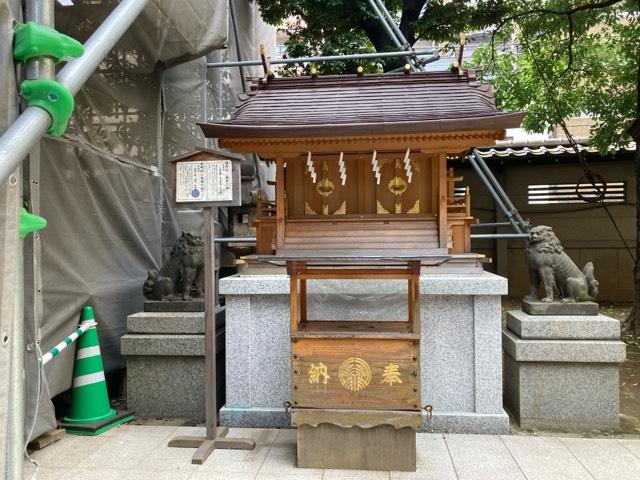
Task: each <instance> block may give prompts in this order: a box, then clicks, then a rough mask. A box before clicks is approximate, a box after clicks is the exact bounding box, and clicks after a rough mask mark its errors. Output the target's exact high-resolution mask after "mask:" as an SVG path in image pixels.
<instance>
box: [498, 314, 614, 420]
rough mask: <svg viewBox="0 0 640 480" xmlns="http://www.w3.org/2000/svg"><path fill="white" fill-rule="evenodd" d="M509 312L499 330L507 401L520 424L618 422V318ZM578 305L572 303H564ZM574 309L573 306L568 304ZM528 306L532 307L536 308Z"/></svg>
mask: <svg viewBox="0 0 640 480" xmlns="http://www.w3.org/2000/svg"><path fill="white" fill-rule="evenodd" d="M550 305H552V308H550V309H543V310H537V311H539V312H541V313H540V314H539V315H530V314H528V313H526V312H524V311H522V310H513V311H510V312H507V328H506V329H504V331H503V338H502V341H503V348H504V392H505V406H506V407H507V408H508V409H509V410H510V411H511V412H512V413H513V415H514V417H515V419H516V420H517V422H518V423H519V425H520V426H521V427H522V428H531V429H552V430H574V431H575V430H579V431H585V430H592V429H605V430H611V429H615V428H616V427H617V426H618V414H619V385H618V382H619V373H618V371H619V367H620V363H621V362H623V361H624V359H625V345H624V343H623V342H621V341H620V322H619V321H618V320H615V319H613V318H611V317H608V316H606V315H602V314H599V313H598V310H597V308H596V309H595V310H594V309H593V305H590V306H587V307H584V308H585V309H587V311H589V312H591V313H592V314H590V315H557V314H556V315H550V314H548V313H546V312H548V311H554V312H562V311H563V307H562V304H560V303H555V304H550ZM567 305H568V306H567V310H569V311H576V306H575V305H576V304H567ZM570 309H573V310H570ZM530 311H536V310H535V309H533V310H531V309H530Z"/></svg>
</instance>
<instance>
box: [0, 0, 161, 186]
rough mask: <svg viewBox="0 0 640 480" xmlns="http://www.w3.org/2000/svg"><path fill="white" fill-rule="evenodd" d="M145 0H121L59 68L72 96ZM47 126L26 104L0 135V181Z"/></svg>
mask: <svg viewBox="0 0 640 480" xmlns="http://www.w3.org/2000/svg"><path fill="white" fill-rule="evenodd" d="M148 2H149V0H123V1H122V2H121V3H120V4H118V6H117V7H116V8H114V9H113V12H111V14H110V15H109V16H108V17H107V18H106V19H105V21H104V22H103V23H102V25H100V26H99V27H98V28H97V30H96V31H95V32H94V33H93V35H91V37H90V38H89V39H88V40H87V42H86V43H85V45H84V54H83V55H82V56H81V57H79V58H76V59H74V60H71V61H70V62H69V63H68V64H67V65H65V67H64V68H63V69H62V70H60V73H58V76H57V77H56V80H57V81H58V82H60V83H61V84H62V85H63V86H65V87H67V88H68V89H69V91H70V92H71V94H72V95H75V94H76V93H78V91H79V90H80V88H82V85H84V83H85V82H86V81H87V79H88V78H89V77H90V76H91V74H92V73H93V71H94V70H95V69H96V68H97V66H98V65H99V64H100V62H102V60H103V59H104V57H106V56H107V54H108V53H109V52H110V51H111V49H112V48H113V47H114V45H115V44H116V42H117V41H118V40H119V39H120V38H121V37H122V35H123V34H124V33H125V32H126V31H127V29H128V28H129V27H130V26H131V24H132V23H133V22H134V20H135V19H136V18H137V17H138V15H139V14H140V12H141V11H142V9H143V8H144V7H145V6H146V5H147V3H148ZM49 125H51V118H50V117H49V114H48V113H47V112H45V111H44V110H43V109H41V108H39V107H29V108H27V109H26V110H25V111H24V112H23V113H22V115H20V116H19V117H18V118H17V120H16V121H15V122H14V123H13V124H12V125H11V126H10V127H9V128H8V129H7V130H6V131H5V133H4V134H3V135H2V137H0V184H3V183H4V182H6V181H7V179H8V178H9V175H11V173H12V172H13V171H14V170H15V169H16V168H17V167H18V166H19V165H20V163H21V162H22V160H23V159H24V158H25V157H26V156H27V154H28V153H29V150H31V149H32V148H33V147H34V146H35V145H36V144H37V143H38V141H39V140H40V138H42V136H44V134H45V133H46V132H47V129H48V128H49Z"/></svg>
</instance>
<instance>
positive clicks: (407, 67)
mask: <svg viewBox="0 0 640 480" xmlns="http://www.w3.org/2000/svg"><path fill="white" fill-rule="evenodd" d="M404 73H411V65H409V64H408V63H405V64H404Z"/></svg>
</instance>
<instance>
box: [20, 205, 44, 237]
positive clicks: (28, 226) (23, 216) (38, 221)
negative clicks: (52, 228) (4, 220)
mask: <svg viewBox="0 0 640 480" xmlns="http://www.w3.org/2000/svg"><path fill="white" fill-rule="evenodd" d="M46 226H47V221H46V220H45V219H44V218H42V217H39V216H37V215H33V214H32V213H29V212H27V210H26V209H24V208H21V209H20V223H19V225H18V235H19V236H20V238H21V239H23V240H24V239H25V237H26V236H27V235H29V234H30V233H31V232H35V231H36V230H42V229H43V228H44V227H46Z"/></svg>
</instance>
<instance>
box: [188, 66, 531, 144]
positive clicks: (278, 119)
mask: <svg viewBox="0 0 640 480" xmlns="http://www.w3.org/2000/svg"><path fill="white" fill-rule="evenodd" d="M239 99H240V101H239V103H238V106H237V108H236V111H235V112H234V114H233V116H232V118H231V119H230V120H227V121H223V122H217V123H200V124H199V125H200V127H201V128H202V130H203V132H204V134H205V135H206V136H207V137H217V138H267V137H269V138H275V137H288V138H291V137H327V136H331V137H336V136H348V135H372V134H373V135H375V134H380V135H383V134H402V133H407V134H408V133H432V132H463V131H470V130H475V131H477V130H501V129H505V128H515V127H519V126H520V122H521V121H522V117H523V116H524V113H523V112H500V111H498V110H497V109H496V107H495V103H494V101H493V94H492V89H491V87H490V86H489V85H484V84H481V83H480V82H478V81H476V79H475V74H474V72H473V71H469V72H465V74H463V75H458V74H457V73H451V72H421V73H411V74H402V73H401V74H384V75H383V74H375V75H363V76H358V75H335V76H324V77H318V78H312V77H293V78H274V79H270V80H269V81H268V82H267V83H262V82H257V81H256V82H254V83H253V85H252V88H251V91H250V93H248V94H241V95H239Z"/></svg>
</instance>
